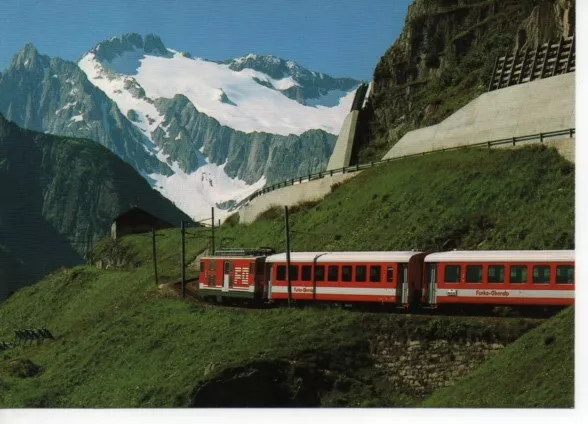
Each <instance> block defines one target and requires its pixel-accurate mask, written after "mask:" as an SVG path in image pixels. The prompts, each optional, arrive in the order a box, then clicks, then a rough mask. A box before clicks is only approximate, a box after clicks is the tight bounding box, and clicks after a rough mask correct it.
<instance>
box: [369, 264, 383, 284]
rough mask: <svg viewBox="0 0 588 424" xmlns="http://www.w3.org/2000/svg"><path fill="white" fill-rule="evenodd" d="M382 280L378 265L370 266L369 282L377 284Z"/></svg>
mask: <svg viewBox="0 0 588 424" xmlns="http://www.w3.org/2000/svg"><path fill="white" fill-rule="evenodd" d="M381 280H382V267H381V266H380V265H370V282H372V283H379V282H380V281H381Z"/></svg>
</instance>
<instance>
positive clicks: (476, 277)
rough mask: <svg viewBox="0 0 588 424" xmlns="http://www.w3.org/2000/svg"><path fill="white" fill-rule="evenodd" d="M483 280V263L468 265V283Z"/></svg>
mask: <svg viewBox="0 0 588 424" xmlns="http://www.w3.org/2000/svg"><path fill="white" fill-rule="evenodd" d="M481 282H482V265H468V266H466V283H481Z"/></svg>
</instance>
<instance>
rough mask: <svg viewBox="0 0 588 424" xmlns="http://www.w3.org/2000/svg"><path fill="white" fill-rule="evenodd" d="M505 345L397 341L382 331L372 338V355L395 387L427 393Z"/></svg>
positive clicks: (478, 342) (467, 370)
mask: <svg viewBox="0 0 588 424" xmlns="http://www.w3.org/2000/svg"><path fill="white" fill-rule="evenodd" d="M503 348H504V345H502V344H500V343H487V342H483V341H460V342H456V341H448V340H432V341H425V340H408V341H398V340H394V339H393V336H389V335H380V336H377V339H376V340H374V341H373V342H372V355H373V359H374V362H375V367H376V368H378V369H379V370H381V372H383V373H384V374H385V375H386V377H387V379H388V381H389V382H390V383H391V385H392V387H393V389H394V390H396V391H398V392H399V393H406V394H410V395H413V396H417V397H425V396H427V395H429V394H431V393H432V392H433V391H435V390H436V389H438V388H441V387H444V386H448V385H451V384H452V383H453V382H455V381H456V380H458V379H459V378H460V377H463V376H465V375H467V374H468V373H469V372H470V371H471V370H472V369H474V368H475V367H476V366H477V365H479V364H481V363H482V362H484V361H485V360H486V359H487V358H489V357H490V356H492V355H495V354H496V353H498V352H500V351H502V349H503Z"/></svg>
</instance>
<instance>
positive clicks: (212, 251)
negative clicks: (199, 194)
mask: <svg viewBox="0 0 588 424" xmlns="http://www.w3.org/2000/svg"><path fill="white" fill-rule="evenodd" d="M210 209H211V210H212V254H213V255H214V207H212V208H210Z"/></svg>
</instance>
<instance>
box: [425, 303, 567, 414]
mask: <svg viewBox="0 0 588 424" xmlns="http://www.w3.org/2000/svg"><path fill="white" fill-rule="evenodd" d="M423 406H429V407H431V406H432V407H464V408H480V407H490V408H571V407H573V406H574V308H573V307H571V308H567V309H566V310H564V311H563V312H561V313H560V314H558V315H557V316H555V317H553V318H552V319H550V320H549V321H548V322H546V323H545V324H543V325H541V326H540V327H538V328H536V329H534V330H532V331H529V332H528V333H527V334H525V335H524V336H522V337H521V338H520V339H519V340H517V341H516V342H514V343H513V344H511V345H510V346H507V347H506V348H505V349H504V351H503V352H502V353H501V354H500V355H498V356H496V357H494V358H491V359H490V360H488V362H486V363H484V364H483V365H481V366H480V367H479V368H478V369H476V370H475V371H473V372H472V373H470V374H469V375H467V376H466V377H465V378H463V379H462V380H460V381H458V382H457V383H456V384H455V385H453V386H451V387H447V388H444V389H442V390H439V391H438V392H436V393H434V394H433V395H432V396H431V397H430V398H428V399H427V400H426V401H425V402H424V403H423Z"/></svg>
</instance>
